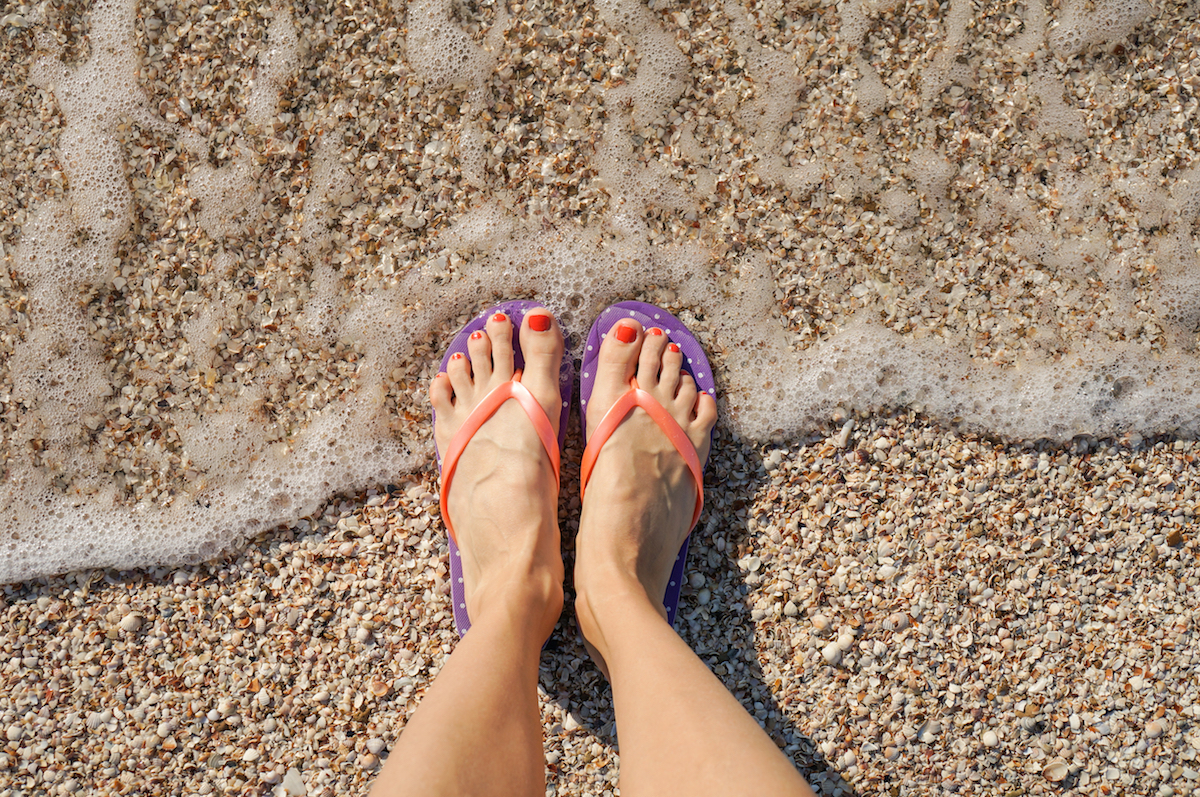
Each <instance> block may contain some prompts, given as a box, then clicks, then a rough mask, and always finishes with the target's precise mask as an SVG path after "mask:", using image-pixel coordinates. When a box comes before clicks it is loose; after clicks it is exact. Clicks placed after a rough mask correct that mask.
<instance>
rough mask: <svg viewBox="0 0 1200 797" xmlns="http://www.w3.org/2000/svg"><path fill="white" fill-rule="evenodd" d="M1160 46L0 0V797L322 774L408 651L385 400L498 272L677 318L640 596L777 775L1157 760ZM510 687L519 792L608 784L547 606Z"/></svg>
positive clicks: (365, 731) (1190, 503) (1031, 29)
mask: <svg viewBox="0 0 1200 797" xmlns="http://www.w3.org/2000/svg"><path fill="white" fill-rule="evenodd" d="M1198 42H1200V12H1198V9H1197V7H1196V6H1195V4H1194V3H1190V4H1189V3H1185V2H1153V3H1151V2H1145V1H1144V0H1132V1H1131V2H1103V0H1096V2H1094V3H1083V2H1076V3H1071V2H1063V3H1058V2H1053V3H1043V2H1040V0H1039V1H1038V2H1032V3H1016V2H1012V3H1009V2H993V3H973V2H969V0H950V1H949V2H945V3H941V4H938V3H932V2H911V3H903V2H887V1H886V0H884V1H883V2H858V0H844V2H842V3H833V2H828V3H827V2H790V1H785V0H761V1H756V2H745V1H744V0H727V1H726V2H722V3H706V4H689V3H682V2H657V0H655V2H650V3H638V2H632V1H631V0H610V1H608V2H597V3H582V2H581V3H575V2H568V3H558V2H544V3H541V2H530V3H488V2H437V1H436V0H418V1H414V2H409V3H403V2H379V3H365V4H356V5H354V6H347V5H344V4H342V5H339V4H325V3H318V2H310V3H287V2H281V3H276V4H273V5H267V4H256V3H239V2H229V1H228V0H222V1H221V2H178V3H167V2H157V3H156V2H153V1H152V0H148V1H146V2H112V1H104V2H96V3H93V4H91V5H90V6H89V5H85V4H80V3H70V2H50V1H49V0H47V2H40V3H39V2H29V3H22V4H13V3H10V4H8V5H6V6H4V7H3V8H0V104H2V105H3V110H4V113H3V115H2V120H0V262H2V264H3V269H0V295H2V296H3V299H2V301H0V451H2V452H3V468H2V469H0V518H3V519H2V520H0V530H2V533H0V554H2V555H0V576H2V577H3V578H2V580H3V581H4V582H5V583H4V586H3V587H0V617H2V618H3V621H2V623H0V627H2V628H3V631H0V646H2V650H3V656H2V657H0V686H2V688H0V797H2V795H5V794H11V795H23V794H48V795H59V794H62V795H67V794H78V793H85V794H98V795H99V794H125V793H134V794H157V793H162V794H201V795H203V794H211V793H222V794H224V793H229V794H273V795H284V794H290V795H298V794H306V795H323V794H342V793H353V794H365V793H366V791H367V789H368V788H369V784H370V781H371V779H372V777H373V776H374V774H375V773H376V772H377V771H378V767H379V763H380V761H381V759H383V758H384V757H386V756H387V752H388V749H389V746H390V745H391V744H392V743H393V742H394V741H395V739H396V738H397V736H398V735H399V734H400V733H402V732H403V728H404V724H405V721H406V718H407V717H408V716H410V715H411V713H412V711H413V709H414V708H415V706H416V703H417V702H418V701H419V699H420V696H421V695H422V694H423V692H424V690H425V689H426V687H427V686H428V684H429V683H430V681H431V679H432V677H433V676H434V675H435V674H436V673H437V671H438V669H439V668H440V667H441V666H442V664H443V663H444V661H445V659H446V657H447V656H448V655H449V653H450V651H452V650H453V647H454V644H455V641H456V638H457V637H456V635H455V633H454V629H453V623H452V621H451V616H450V607H449V604H448V597H447V596H448V592H449V585H448V567H447V561H446V555H447V554H446V540H445V531H444V527H443V524H442V522H441V519H440V517H439V509H438V486H437V480H436V475H435V469H434V466H433V461H432V444H431V441H430V431H431V430H430V422H429V403H428V400H427V398H426V390H427V386H428V384H429V380H430V378H431V377H432V375H433V374H434V373H435V372H436V370H437V366H438V362H439V359H440V357H441V354H442V351H443V350H444V347H445V345H446V342H447V341H448V340H449V337H450V336H451V335H452V334H453V332H454V331H455V330H456V329H458V328H459V327H460V326H461V325H462V323H463V322H464V321H465V320H467V319H468V318H470V317H472V316H473V315H474V314H475V313H477V312H478V311H479V310H481V309H483V308H484V307H487V306H488V305H489V304H491V303H492V302H494V301H495V300H497V299H500V298H508V297H515V298H531V299H536V300H538V301H540V302H544V303H546V304H547V306H549V307H550V308H551V309H553V310H554V312H555V313H556V314H557V315H558V317H559V318H560V319H561V320H562V322H563V325H564V327H565V328H566V329H567V331H568V332H569V333H570V334H571V335H573V336H574V340H576V341H577V340H578V338H579V336H580V335H582V334H583V333H584V332H585V331H586V330H587V327H588V324H589V323H590V320H591V318H592V317H593V316H594V315H595V314H596V313H597V312H598V311H599V310H600V309H601V308H602V307H604V306H606V305H607V304H608V303H610V302H612V301H616V300H620V299H626V298H636V299H640V300H644V301H652V302H655V303H658V304H660V305H662V306H664V307H667V308H669V309H670V310H671V311H672V312H674V313H676V314H677V315H679V316H680V317H681V318H682V319H684V320H685V321H686V322H687V324H688V325H689V327H690V328H692V329H694V330H695V331H696V333H697V334H698V336H699V337H700V338H701V340H702V342H703V344H704V346H705V347H706V349H707V350H708V351H709V352H710V355H711V359H712V364H713V367H714V371H715V373H716V376H717V385H718V390H719V391H720V397H719V399H720V400H719V409H720V412H721V422H720V424H719V427H718V434H717V438H716V444H715V446H714V450H713V455H712V457H713V458H712V461H711V464H710V467H709V476H708V479H709V486H708V490H707V493H708V495H707V508H706V510H705V514H704V516H703V517H702V519H701V521H700V526H699V528H698V529H697V530H696V533H695V535H694V538H693V542H692V554H691V559H690V566H689V574H690V580H689V583H688V585H687V587H686V588H685V589H684V593H683V602H682V604H681V607H680V620H679V622H678V623H677V626H676V627H677V629H678V630H679V632H680V634H681V636H683V638H684V639H685V640H687V641H688V642H689V644H691V645H692V646H693V647H694V648H695V649H696V650H697V652H699V653H700V655H701V656H702V658H704V659H705V661H706V662H707V663H708V664H709V665H710V666H711V667H712V668H713V669H714V671H715V672H716V673H717V674H718V675H719V676H720V677H721V678H722V680H724V681H725V682H726V683H727V684H728V685H729V687H730V688H731V689H732V690H733V691H734V693H735V694H736V695H737V696H738V697H739V699H740V700H741V701H742V702H743V704H744V705H746V706H747V708H748V709H750V710H751V712H752V713H753V714H754V716H755V717H756V718H758V719H759V720H760V721H761V722H762V724H763V725H764V727H766V728H767V729H768V731H769V732H770V733H771V735H772V737H773V738H774V739H775V740H776V741H777V743H778V744H779V745H780V747H781V748H782V749H783V750H784V751H785V752H786V753H787V754H788V755H789V756H790V757H791V758H792V759H793V760H794V761H795V762H796V764H797V765H798V766H799V767H800V768H801V770H802V771H803V772H804V774H805V775H806V777H808V778H809V780H810V782H811V783H812V784H813V786H814V788H815V789H817V790H818V791H819V793H821V794H829V795H831V794H846V795H849V794H862V795H876V794H878V795H902V794H933V793H943V792H961V793H966V794H995V795H1017V794H1060V793H1069V794H1080V795H1083V794H1087V795H1092V794H1098V795H1103V794H1145V795H1161V796H1162V797H1167V795H1171V794H1177V795H1183V794H1190V793H1192V791H1194V790H1196V789H1198V788H1200V774H1198V772H1200V688H1198V687H1197V680H1198V679H1197V678H1196V675H1195V673H1196V667H1197V666H1198V665H1200V662H1198V661H1197V652H1196V651H1197V648H1198V647H1200V646H1198V645H1197V638H1196V633H1197V630H1196V623H1197V619H1198V616H1197V610H1198V605H1197V603H1198V600H1200V599H1198V598H1197V595H1198V594H1200V593H1198V591H1197V579H1198V576H1200V572H1198V568H1197V557H1196V554H1197V550H1198V548H1197V546H1198V545H1200V542H1197V534H1196V532H1197V521H1196V517H1195V515H1196V504H1197V499H1196V495H1197V490H1198V489H1200V476H1198V475H1197V474H1198V473H1200V469H1198V468H1197V466H1196V463H1195V460H1196V457H1197V455H1200V444H1198V443H1197V442H1196V431H1197V425H1198V422H1200V393H1198V392H1197V389H1196V385H1197V384H1200V355H1198V352H1197V345H1198V344H1200V261H1198V259H1197V252H1198V249H1200V245H1198V239H1197V234H1198V229H1197V227H1198V224H1200V137H1198V136H1197V132H1196V131H1197V129H1200V128H1198V126H1197V124H1196V122H1197V115H1198V112H1200V57H1198V56H1197V52H1198V48H1197V46H1196V45H1197V43H1198ZM572 424H573V426H575V427H577V425H578V419H577V418H575V419H573V420H572ZM580 453H581V451H580V443H579V435H578V430H577V428H573V429H572V430H571V433H570V434H569V435H568V438H567V446H566V449H565V451H564V457H563V461H564V464H565V469H564V474H563V477H564V478H563V491H562V495H561V497H560V518H561V519H562V523H563V531H564V537H565V538H566V546H567V551H566V553H567V557H568V559H569V558H570V555H571V542H570V538H571V536H572V534H573V532H574V530H575V528H576V525H575V524H576V521H577V517H578V511H579V500H578V498H577V495H578V472H577V467H578V461H579V455H580ZM569 565H570V562H569V561H568V571H569ZM541 690H542V695H541V696H542V709H543V717H544V723H543V727H544V730H545V734H546V738H545V743H546V750H547V761H548V762H549V767H550V769H549V775H548V792H547V793H548V794H559V795H575V794H578V795H601V794H610V795H612V794H617V793H619V787H618V785H617V778H618V774H619V761H620V758H619V747H618V744H617V738H616V731H615V728H614V725H613V717H612V710H611V701H610V699H609V696H608V692H607V686H606V685H605V683H604V679H603V678H602V676H600V674H599V673H598V672H597V671H596V670H595V668H594V667H593V666H592V665H591V663H590V662H589V660H588V658H587V655H586V653H585V651H584V650H583V648H582V645H581V643H580V642H579V640H578V634H577V632H576V630H575V627H574V622H573V620H572V619H571V613H570V606H569V605H568V611H567V612H566V613H564V617H563V620H562V621H560V624H559V627H558V629H557V630H556V632H555V634H554V636H553V637H552V639H551V642H550V644H549V645H548V647H547V650H546V652H545V654H544V655H543V659H542V678H541Z"/></svg>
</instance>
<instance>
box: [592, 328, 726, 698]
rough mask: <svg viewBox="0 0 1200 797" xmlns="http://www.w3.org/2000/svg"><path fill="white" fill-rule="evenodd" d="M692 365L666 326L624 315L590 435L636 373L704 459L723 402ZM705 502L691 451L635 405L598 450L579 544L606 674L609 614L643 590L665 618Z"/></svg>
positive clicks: (600, 376) (598, 655) (595, 644)
mask: <svg viewBox="0 0 1200 797" xmlns="http://www.w3.org/2000/svg"><path fill="white" fill-rule="evenodd" d="M682 363H683V354H682V353H681V352H680V351H679V350H678V347H676V346H674V345H673V344H670V343H669V341H668V340H667V336H666V335H664V334H663V333H662V331H661V330H659V329H657V328H655V327H652V328H650V329H648V330H645V331H643V330H642V327H641V325H640V324H638V323H637V322H636V321H634V320H632V319H622V320H621V321H619V322H617V324H616V325H614V326H613V328H612V330H611V331H610V332H609V333H608V336H607V337H605V339H604V342H603V343H602V344H601V346H600V355H599V359H598V361H597V363H596V383H595V387H594V389H593V392H592V397H591V399H590V400H589V401H588V406H587V419H586V420H587V428H588V434H589V439H590V436H591V434H592V432H593V431H594V430H595V428H596V427H597V426H598V425H599V424H600V421H601V419H602V418H603V417H604V414H605V413H606V412H607V411H608V409H609V408H610V407H611V406H612V405H613V404H614V403H615V402H616V401H617V399H619V398H620V397H621V396H622V395H624V394H625V392H626V391H628V389H629V382H630V379H631V378H632V377H634V376H635V375H636V377H637V382H638V386H639V387H640V388H641V389H642V390H645V391H646V392H648V393H650V394H651V395H652V396H654V398H655V399H656V400H657V401H658V402H659V403H660V404H662V405H663V407H665V408H666V409H667V411H668V412H670V413H671V416H672V417H673V418H674V419H675V420H676V422H678V423H679V425H680V427H682V428H683V430H684V431H685V432H686V433H687V435H688V438H689V439H690V440H691V441H692V445H694V446H695V447H696V453H697V455H698V456H699V458H700V461H701V462H704V460H705V459H706V458H707V457H708V449H709V437H710V433H711V431H712V428H713V425H714V424H715V423H716V420H717V405H716V402H715V401H714V400H713V398H712V396H710V395H708V394H707V393H704V392H701V391H699V390H698V389H697V387H696V384H695V382H694V381H693V380H692V377H691V376H689V375H688V374H687V373H686V372H683V371H682ZM695 505H696V485H695V482H694V481H693V479H692V475H691V472H690V471H689V470H688V467H687V465H686V463H685V462H684V460H683V457H681V456H680V455H679V452H678V451H676V450H675V447H674V446H673V445H672V444H671V441H670V440H669V439H668V438H667V436H666V435H665V434H664V433H663V431H662V430H661V429H660V428H659V426H658V424H656V423H655V422H654V420H653V419H651V418H650V416H649V415H648V414H647V413H646V412H645V411H644V410H642V409H641V408H636V409H634V410H633V411H632V412H630V413H629V415H628V416H627V417H626V418H625V420H624V421H623V422H622V423H621V425H620V426H619V427H617V429H616V430H615V431H614V432H613V434H612V436H611V437H609V439H608V441H607V442H606V443H605V444H604V447H603V448H602V449H601V452H600V454H599V456H598V457H597V458H596V464H595V467H594V469H593V470H592V476H591V480H590V481H589V482H588V485H587V491H586V493H585V496H584V501H583V511H582V513H581V515H580V520H579V536H578V538H577V540H576V543H575V544H576V557H575V587H576V590H577V592H578V597H577V599H576V602H575V609H576V612H577V614H578V617H579V627H580V630H581V631H582V632H583V635H584V639H585V640H586V641H587V643H588V648H589V650H590V651H591V653H592V656H593V657H594V658H595V659H596V661H597V664H599V665H600V668H601V670H602V671H604V672H605V674H606V675H607V674H608V673H607V668H606V665H605V663H604V651H605V650H606V648H607V645H606V644H605V640H604V632H603V628H604V623H603V615H604V613H605V612H606V611H607V610H609V608H614V609H615V607H617V606H618V605H619V604H620V602H621V601H623V600H626V599H627V598H628V597H629V596H630V595H631V594H633V595H636V596H641V597H644V598H645V599H648V600H650V601H651V602H652V603H653V605H654V607H655V608H656V609H657V610H658V612H659V613H660V614H662V615H663V619H664V621H665V619H666V610H665V609H664V608H663V605H662V601H663V596H664V595H665V593H666V589H667V580H668V578H669V577H670V575H671V567H672V565H673V564H674V562H675V557H676V555H677V554H678V553H679V548H680V546H682V545H683V541H684V539H685V538H686V537H687V534H688V532H689V530H690V527H691V522H692V514H693V511H694V510H695Z"/></svg>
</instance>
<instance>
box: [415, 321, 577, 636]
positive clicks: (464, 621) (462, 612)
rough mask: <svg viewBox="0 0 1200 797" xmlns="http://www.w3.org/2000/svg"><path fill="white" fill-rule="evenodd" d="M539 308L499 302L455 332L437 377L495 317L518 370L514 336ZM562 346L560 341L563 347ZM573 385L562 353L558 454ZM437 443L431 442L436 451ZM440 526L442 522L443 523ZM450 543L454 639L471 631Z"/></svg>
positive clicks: (571, 368) (522, 361) (459, 565)
mask: <svg viewBox="0 0 1200 797" xmlns="http://www.w3.org/2000/svg"><path fill="white" fill-rule="evenodd" d="M542 306H543V305H540V304H538V303H537V302H531V301H510V302H502V303H501V304H498V305H495V306H494V307H489V308H488V309H487V310H485V311H484V312H483V313H481V314H480V315H478V316H476V317H475V318H474V319H472V320H471V322H470V323H468V324H467V325H466V326H465V327H463V328H462V329H461V330H459V332H458V334H457V335H456V336H455V337H454V340H452V341H451V342H450V346H449V348H447V349H446V356H445V357H443V358H442V365H441V368H440V369H439V373H445V372H446V364H447V363H448V362H450V358H451V357H452V356H453V355H454V354H456V353H461V354H464V355H465V354H467V340H468V338H470V336H471V333H472V332H475V331H476V330H480V329H483V328H484V327H485V326H486V325H487V320H488V319H489V318H491V317H492V316H493V315H494V314H496V313H504V314H505V315H507V316H508V317H509V320H510V321H511V322H512V324H513V328H514V334H513V355H514V357H513V363H514V366H515V367H516V368H517V369H518V370H519V369H522V368H524V367H525V357H524V355H523V354H522V353H521V342H520V340H519V339H518V338H519V335H517V334H515V332H516V331H517V330H520V328H521V324H522V322H523V321H524V319H525V315H526V314H527V313H528V312H529V311H530V310H533V309H535V308H538V307H542ZM565 345H566V343H565V341H564V346H565ZM574 381H575V368H574V365H573V363H572V360H571V357H570V353H569V352H566V351H564V353H563V361H562V365H561V366H560V367H559V370H558V386H559V390H560V391H561V393H562V412H561V413H560V414H559V423H558V447H559V449H560V450H561V449H562V444H563V440H564V439H565V438H566V436H567V416H568V415H570V412H571V388H572V385H573V384H574ZM433 421H434V423H436V422H437V413H434V414H433ZM436 447H437V442H436V440H435V441H434V448H435V449H436ZM437 457H438V472H439V473H440V472H441V469H442V452H441V451H438V452H437ZM443 522H444V521H443ZM449 543H450V598H451V601H452V605H453V607H454V627H455V629H456V630H457V631H458V635H459V636H462V635H463V634H465V633H467V631H468V629H470V627H471V619H470V618H469V617H468V616H467V604H466V596H465V592H464V589H463V574H462V560H461V559H460V558H459V554H458V546H457V545H455V544H454V540H453V538H450V539H449Z"/></svg>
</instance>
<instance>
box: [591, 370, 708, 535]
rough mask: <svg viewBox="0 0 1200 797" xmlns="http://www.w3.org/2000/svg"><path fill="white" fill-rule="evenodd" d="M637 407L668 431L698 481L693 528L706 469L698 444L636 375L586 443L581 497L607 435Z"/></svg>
mask: <svg viewBox="0 0 1200 797" xmlns="http://www.w3.org/2000/svg"><path fill="white" fill-rule="evenodd" d="M634 407H641V408H642V409H644V410H645V411H646V412H647V413H649V415H650V417H651V418H653V419H654V422H655V423H657V424H658V426H659V428H661V429H662V430H663V433H664V434H666V436H667V439H668V440H670V441H671V444H672V445H673V446H675V450H676V451H678V452H679V454H680V456H682V457H683V460H684V462H686V463H687V466H688V470H690V471H691V472H692V478H693V479H694V480H695V482H696V510H695V512H693V513H692V525H691V527H690V529H691V528H695V527H696V522H697V521H698V520H700V512H701V510H703V509H704V471H703V470H701V468H700V458H699V457H698V456H697V455H696V447H695V446H694V445H692V441H691V438H689V437H688V436H687V432H685V431H683V428H682V427H681V426H680V425H679V424H678V423H676V421H675V419H674V418H672V417H671V413H669V412H667V409H666V408H665V407H664V406H663V405H661V404H659V403H658V401H657V400H656V399H655V398H654V396H651V395H650V394H649V393H647V392H646V391H645V390H642V389H641V388H640V387H638V386H637V380H636V379H635V380H632V383H631V385H630V388H629V392H628V393H626V394H625V395H623V396H621V398H619V399H617V401H616V403H615V404H613V405H612V407H610V408H609V410H608V412H606V413H605V414H604V417H603V418H602V419H601V420H600V425H599V426H597V427H596V431H595V433H594V434H592V437H591V439H590V440H588V443H587V447H586V448H585V449H584V450H583V462H582V463H581V465H580V468H581V470H580V474H579V485H580V486H579V497H580V499H581V500H582V498H583V494H584V492H585V491H586V490H587V483H588V480H589V479H590V478H591V477H592V468H593V467H594V466H595V464H596V457H598V456H599V455H600V449H602V448H604V444H605V443H607V442H608V438H609V437H611V436H612V433H613V432H614V431H615V430H616V428H617V427H618V426H620V425H621V421H623V420H625V416H626V415H628V414H629V413H630V412H632V411H633V408H634ZM690 529H689V532H690Z"/></svg>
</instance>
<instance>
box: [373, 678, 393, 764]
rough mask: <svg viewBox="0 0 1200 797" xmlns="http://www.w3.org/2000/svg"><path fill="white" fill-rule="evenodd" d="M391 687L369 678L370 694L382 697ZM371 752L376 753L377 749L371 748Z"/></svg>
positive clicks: (376, 679) (384, 682) (383, 682)
mask: <svg viewBox="0 0 1200 797" xmlns="http://www.w3.org/2000/svg"><path fill="white" fill-rule="evenodd" d="M391 689H392V687H391V686H389V685H388V683H387V682H386V681H381V680H379V679H378V678H374V679H372V680H371V694H373V695H375V697H383V696H384V695H386V694H387V693H388V692H390V691H391ZM371 752H373V753H378V752H379V751H378V750H372V751H371Z"/></svg>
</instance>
